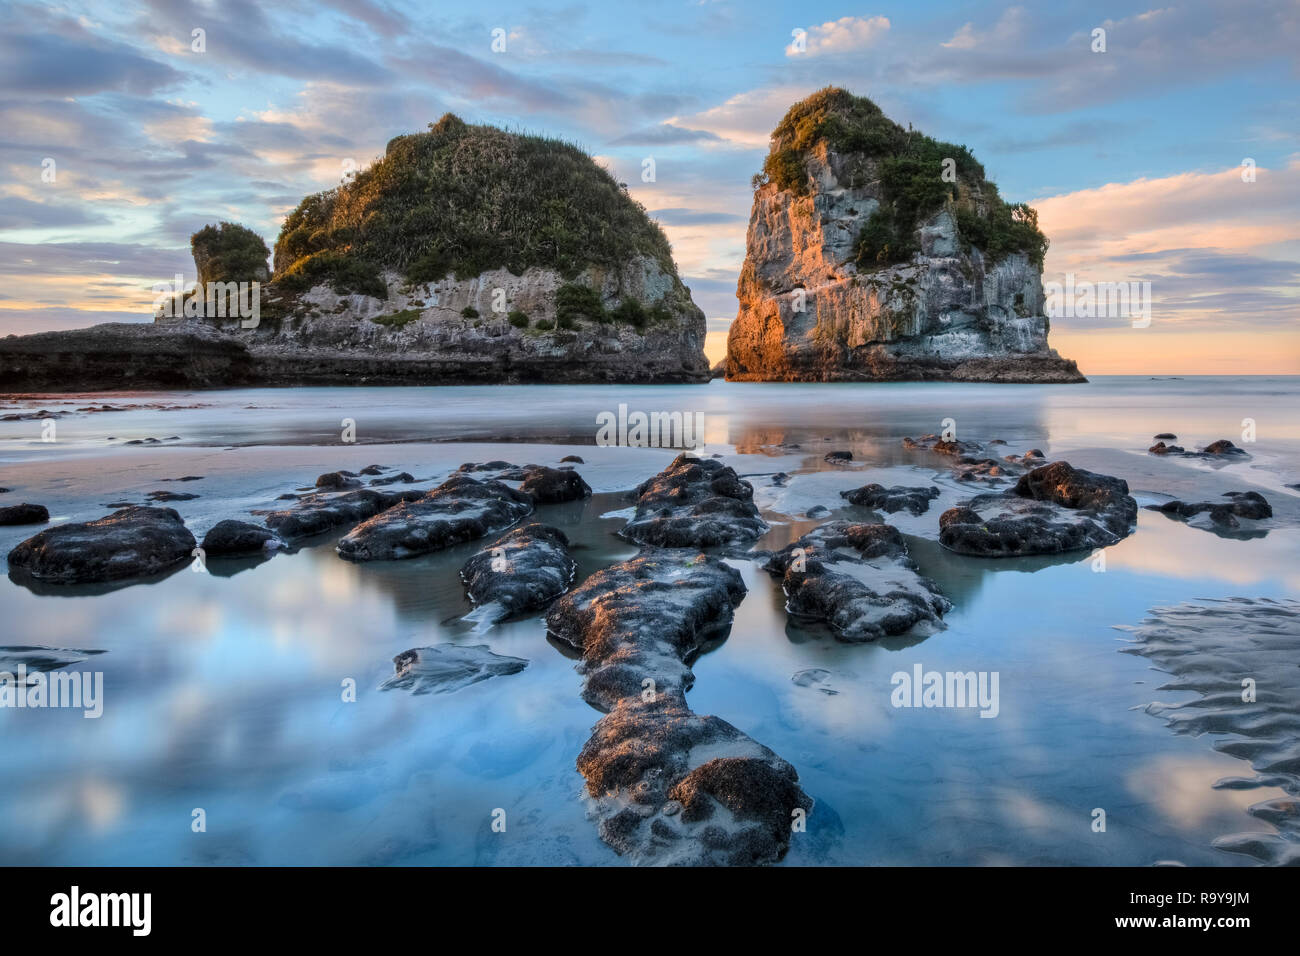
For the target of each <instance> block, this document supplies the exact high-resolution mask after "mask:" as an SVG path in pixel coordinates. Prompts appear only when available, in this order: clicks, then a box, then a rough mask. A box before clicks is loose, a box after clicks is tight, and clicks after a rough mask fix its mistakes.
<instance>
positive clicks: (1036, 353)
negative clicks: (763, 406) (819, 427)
mask: <svg viewBox="0 0 1300 956" xmlns="http://www.w3.org/2000/svg"><path fill="white" fill-rule="evenodd" d="M754 187H755V191H754V205H753V209H752V211H751V213H750V219H749V232H748V236H747V241H746V254H745V263H744V266H743V268H742V270H741V273H740V281H739V283H738V286H737V290H736V294H737V297H738V298H739V299H740V311H739V314H738V315H737V317H736V320H735V322H734V323H733V324H732V326H731V332H730V335H729V337H728V342H727V378H728V379H729V380H732V381H809V382H837V381H872V380H900V379H935V380H943V379H947V380H955V381H981V382H1054V383H1061V382H1083V381H1086V379H1085V378H1084V377H1083V376H1082V375H1081V374H1080V372H1079V369H1078V366H1077V365H1076V364H1075V363H1074V362H1072V361H1070V360H1068V359H1064V358H1061V356H1060V355H1058V354H1057V353H1056V351H1055V350H1053V349H1051V348H1049V347H1048V344H1047V335H1048V328H1049V323H1048V319H1047V316H1046V315H1045V311H1044V295H1043V286H1042V270H1043V256H1044V253H1045V252H1046V249H1047V238H1046V237H1045V236H1044V235H1043V234H1042V233H1041V232H1040V231H1039V229H1038V221H1037V220H1038V217H1037V213H1036V212H1035V211H1034V210H1033V209H1031V208H1030V207H1028V206H1025V205H1024V204H1009V203H1006V202H1004V201H1003V200H1002V199H1001V197H1000V196H999V195H998V192H997V187H996V186H995V185H994V184H993V183H991V182H989V181H988V179H987V178H985V175H984V169H983V167H982V166H981V165H980V164H979V163H978V162H976V161H975V159H974V157H973V156H972V155H971V153H970V151H969V150H968V149H967V148H966V147H964V146H956V145H953V144H950V143H941V142H938V141H936V140H933V139H931V138H930V137H928V136H924V135H922V134H921V133H919V132H916V131H914V130H911V129H910V128H909V129H904V128H903V127H901V126H899V125H898V124H897V123H895V122H893V121H892V120H890V119H889V118H888V117H886V116H885V115H884V113H883V112H881V110H880V108H879V107H878V106H876V105H875V104H874V103H872V102H871V101H870V100H868V99H866V98H864V97H860V96H854V95H853V94H851V93H849V92H847V91H845V90H842V89H835V88H827V89H824V90H821V91H819V92H817V93H814V94H813V95H812V96H810V97H808V98H807V99H805V100H802V101H801V102H799V103H796V104H795V105H794V106H792V107H791V108H790V110H789V112H788V113H786V115H785V118H784V119H783V120H782V121H781V122H780V124H779V125H778V126H777V128H776V130H775V131H774V132H773V134H772V145H771V151H770V152H769V154H768V156H767V159H766V161H765V163H764V166H763V171H762V172H761V173H760V174H759V175H757V176H755V177H754Z"/></svg>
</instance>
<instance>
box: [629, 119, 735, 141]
mask: <svg viewBox="0 0 1300 956" xmlns="http://www.w3.org/2000/svg"><path fill="white" fill-rule="evenodd" d="M722 141H723V139H722V137H721V136H719V135H718V134H717V133H711V132H709V131H708V130H703V129H686V128H685V127H683V126H676V125H674V124H673V123H661V124H659V125H658V126H650V127H646V128H644V129H639V130H637V131H636V132H633V133H626V134H624V135H623V136H620V137H618V139H614V140H611V141H610V143H609V145H611V146H682V145H685V144H688V143H702V142H709V143H720V142H722Z"/></svg>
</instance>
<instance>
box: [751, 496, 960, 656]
mask: <svg viewBox="0 0 1300 956" xmlns="http://www.w3.org/2000/svg"><path fill="white" fill-rule="evenodd" d="M765 569H766V570H767V572H768V573H769V574H772V575H773V576H775V577H779V578H781V586H782V589H783V590H784V591H785V595H786V610H787V611H788V612H789V613H790V614H791V615H792V616H794V617H796V618H804V619H807V620H812V621H820V622H823V623H825V624H826V625H827V626H829V627H830V629H831V632H832V633H833V634H834V635H835V637H836V639H838V640H841V641H845V642H847V643H860V642H863V641H874V640H876V639H877V638H881V637H885V636H887V635H890V634H902V633H903V632H905V631H908V630H910V629H911V628H913V627H914V626H916V625H917V624H920V623H922V622H925V623H927V624H931V625H935V624H938V623H939V621H940V618H942V617H943V615H944V614H946V613H947V612H948V610H949V609H950V608H951V607H952V605H951V604H950V603H949V602H948V600H947V599H946V598H945V597H943V595H941V594H940V593H939V589H938V587H936V586H935V584H934V582H932V581H930V580H929V579H928V578H925V577H922V576H921V575H920V574H919V573H918V572H917V570H916V565H915V563H913V561H912V559H911V558H910V557H909V556H908V553H907V545H906V544H905V543H904V541H903V536H902V535H901V534H899V533H898V529H897V528H894V527H893V526H892V525H887V524H853V523H851V522H848V521H832V522H830V523H829V524H824V525H822V526H821V527H820V528H817V529H815V530H813V531H810V532H809V533H808V534H806V535H804V536H803V537H802V538H800V539H799V540H798V541H796V542H794V543H793V544H790V545H787V546H786V547H785V548H782V549H781V550H780V551H778V552H777V553H776V554H774V555H773V556H772V557H771V559H769V560H768V562H767V564H766V565H765Z"/></svg>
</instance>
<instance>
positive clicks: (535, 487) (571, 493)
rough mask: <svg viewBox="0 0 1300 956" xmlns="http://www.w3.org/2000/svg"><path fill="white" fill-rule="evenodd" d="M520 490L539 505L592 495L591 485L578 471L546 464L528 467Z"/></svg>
mask: <svg viewBox="0 0 1300 956" xmlns="http://www.w3.org/2000/svg"><path fill="white" fill-rule="evenodd" d="M519 490H520V491H522V492H523V493H524V494H526V495H528V496H529V497H530V498H532V499H533V501H535V502H537V504H539V505H553V504H559V503H560V502H563V501H578V500H579V499H581V498H589V497H590V496H591V486H590V485H588V484H587V483H586V482H585V481H583V480H582V476H581V475H579V474H578V473H577V472H576V471H573V470H572V469H569V468H547V467H546V466H545V465H533V466H531V467H529V468H526V469H525V470H524V478H523V484H521V485H520V486H519Z"/></svg>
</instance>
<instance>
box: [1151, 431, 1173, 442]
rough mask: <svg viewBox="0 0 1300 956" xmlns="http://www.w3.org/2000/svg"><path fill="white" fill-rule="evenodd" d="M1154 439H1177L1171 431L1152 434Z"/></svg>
mask: <svg viewBox="0 0 1300 956" xmlns="http://www.w3.org/2000/svg"><path fill="white" fill-rule="evenodd" d="M1154 440H1155V441H1178V436H1177V435H1175V434H1174V433H1173V432H1161V433H1160V434H1159V435H1156V436H1154Z"/></svg>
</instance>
